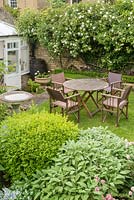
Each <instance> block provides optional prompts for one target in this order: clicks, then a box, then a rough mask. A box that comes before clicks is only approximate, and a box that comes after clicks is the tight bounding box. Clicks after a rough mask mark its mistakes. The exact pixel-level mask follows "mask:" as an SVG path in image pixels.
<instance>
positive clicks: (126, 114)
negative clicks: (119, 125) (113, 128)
mask: <svg viewBox="0 0 134 200" xmlns="http://www.w3.org/2000/svg"><path fill="white" fill-rule="evenodd" d="M126 119H128V104H127V105H126Z"/></svg>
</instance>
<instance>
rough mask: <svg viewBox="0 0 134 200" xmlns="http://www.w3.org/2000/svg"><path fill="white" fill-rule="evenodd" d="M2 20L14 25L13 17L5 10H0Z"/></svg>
mask: <svg viewBox="0 0 134 200" xmlns="http://www.w3.org/2000/svg"><path fill="white" fill-rule="evenodd" d="M0 20H2V21H4V22H7V23H9V24H14V19H13V17H12V16H11V15H10V14H9V13H8V12H6V11H5V10H4V9H3V8H0Z"/></svg>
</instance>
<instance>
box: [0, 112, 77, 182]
mask: <svg viewBox="0 0 134 200" xmlns="http://www.w3.org/2000/svg"><path fill="white" fill-rule="evenodd" d="M77 134H78V127H77V125H75V124H74V123H73V122H69V121H67V119H66V117H62V116H61V115H58V114H55V115H54V114H49V113H47V112H46V113H45V112H42V113H34V114H31V113H26V112H23V113H20V114H14V115H13V116H12V117H9V118H8V119H6V120H4V121H3V123H2V124H1V127H0V160H1V163H2V165H3V167H4V168H5V170H6V172H7V173H8V175H9V176H11V178H12V180H16V179H20V178H21V177H22V176H23V174H26V175H27V176H28V177H30V176H31V175H32V174H33V173H34V172H35V171H36V169H41V168H43V167H45V166H46V165H48V163H49V162H50V160H51V159H52V158H53V157H54V156H55V155H56V152H57V150H58V149H59V147H61V145H62V144H63V143H64V142H65V141H66V140H68V139H76V137H77Z"/></svg>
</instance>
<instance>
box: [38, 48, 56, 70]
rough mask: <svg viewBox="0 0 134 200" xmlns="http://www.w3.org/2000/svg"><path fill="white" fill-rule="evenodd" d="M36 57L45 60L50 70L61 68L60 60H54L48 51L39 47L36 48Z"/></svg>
mask: <svg viewBox="0 0 134 200" xmlns="http://www.w3.org/2000/svg"><path fill="white" fill-rule="evenodd" d="M35 57H36V58H41V59H43V60H45V62H46V63H47V65H48V70H50V69H55V68H57V67H60V66H59V65H60V64H59V61H58V59H54V58H52V57H51V56H50V54H49V53H48V51H47V50H46V49H44V48H43V47H41V46H39V45H38V46H37V47H36V50H35Z"/></svg>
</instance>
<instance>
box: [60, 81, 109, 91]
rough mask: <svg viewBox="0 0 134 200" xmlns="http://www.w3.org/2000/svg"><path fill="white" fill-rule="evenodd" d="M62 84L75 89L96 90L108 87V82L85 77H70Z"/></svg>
mask: <svg viewBox="0 0 134 200" xmlns="http://www.w3.org/2000/svg"><path fill="white" fill-rule="evenodd" d="M63 86H64V87H66V88H69V89H72V90H77V91H97V90H102V89H104V88H106V87H108V83H107V82H106V81H104V80H102V79H96V78H92V79H90V78H88V79H87V78H85V79H83V78H82V79H71V80H68V81H65V82H64V83H63Z"/></svg>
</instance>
